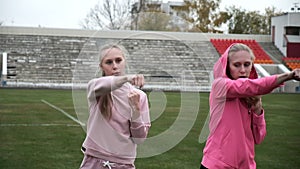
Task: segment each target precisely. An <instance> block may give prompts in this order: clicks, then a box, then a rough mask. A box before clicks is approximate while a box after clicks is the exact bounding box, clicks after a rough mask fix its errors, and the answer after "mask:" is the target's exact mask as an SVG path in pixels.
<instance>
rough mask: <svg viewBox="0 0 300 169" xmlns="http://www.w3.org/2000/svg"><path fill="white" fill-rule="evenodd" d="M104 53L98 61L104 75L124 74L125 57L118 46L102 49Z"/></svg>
mask: <svg viewBox="0 0 300 169" xmlns="http://www.w3.org/2000/svg"><path fill="white" fill-rule="evenodd" d="M103 52H104V53H105V54H106V55H105V56H104V58H103V59H102V62H101V63H100V65H99V66H100V67H101V69H102V71H103V72H104V74H105V76H120V75H124V74H125V66H126V62H125V58H124V56H123V53H122V51H121V50H120V49H118V48H110V49H107V50H105V51H103Z"/></svg>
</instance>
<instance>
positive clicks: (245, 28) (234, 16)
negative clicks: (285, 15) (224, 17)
mask: <svg viewBox="0 0 300 169" xmlns="http://www.w3.org/2000/svg"><path fill="white" fill-rule="evenodd" d="M226 11H228V15H229V16H230V19H229V21H228V29H229V33H232V34H271V18H272V17H273V16H277V15H280V14H282V12H276V9H275V7H271V8H270V7H269V8H266V9H265V14H260V12H259V11H246V10H245V9H240V8H237V7H235V6H231V7H229V9H226Z"/></svg>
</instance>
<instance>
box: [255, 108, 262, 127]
mask: <svg viewBox="0 0 300 169" xmlns="http://www.w3.org/2000/svg"><path fill="white" fill-rule="evenodd" d="M264 123H265V110H264V109H262V113H261V114H260V115H257V114H256V113H253V124H256V125H259V124H264Z"/></svg>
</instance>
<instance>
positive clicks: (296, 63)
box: [282, 57, 300, 70]
mask: <svg viewBox="0 0 300 169" xmlns="http://www.w3.org/2000/svg"><path fill="white" fill-rule="evenodd" d="M282 61H283V62H284V64H285V65H286V66H287V67H288V68H289V69H291V70H293V69H296V68H300V57H283V58H282Z"/></svg>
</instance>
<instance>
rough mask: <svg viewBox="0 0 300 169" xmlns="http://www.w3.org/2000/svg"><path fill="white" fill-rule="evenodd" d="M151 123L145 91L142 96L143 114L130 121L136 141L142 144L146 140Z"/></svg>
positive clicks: (132, 135)
mask: <svg viewBox="0 0 300 169" xmlns="http://www.w3.org/2000/svg"><path fill="white" fill-rule="evenodd" d="M150 126H151V123H150V115H149V107H148V99H147V96H146V94H145V93H143V95H142V97H141V115H140V117H139V118H137V119H135V120H134V121H132V120H131V121H130V132H131V138H132V140H133V142H134V143H136V144H140V143H142V142H144V141H145V139H146V138H147V135H148V131H149V128H150Z"/></svg>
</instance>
